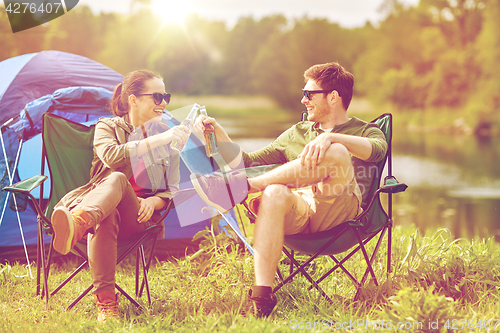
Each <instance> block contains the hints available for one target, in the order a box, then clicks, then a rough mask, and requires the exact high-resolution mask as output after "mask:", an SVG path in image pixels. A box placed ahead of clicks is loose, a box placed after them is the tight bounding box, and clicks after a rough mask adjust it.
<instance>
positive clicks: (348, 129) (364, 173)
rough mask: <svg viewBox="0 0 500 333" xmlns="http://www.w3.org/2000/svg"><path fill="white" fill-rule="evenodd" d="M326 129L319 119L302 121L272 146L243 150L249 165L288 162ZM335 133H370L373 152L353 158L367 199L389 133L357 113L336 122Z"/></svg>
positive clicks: (361, 188)
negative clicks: (359, 157)
mask: <svg viewBox="0 0 500 333" xmlns="http://www.w3.org/2000/svg"><path fill="white" fill-rule="evenodd" d="M322 133H323V130H321V129H319V126H318V123H314V122H311V121H302V122H299V123H297V124H295V125H294V126H292V127H291V128H289V129H288V130H286V131H285V132H283V133H282V134H281V135H280V136H279V137H278V138H277V139H276V140H274V141H273V142H272V143H271V144H269V145H268V146H266V147H264V148H261V149H259V150H257V151H255V152H252V153H245V152H243V160H244V162H245V167H246V168H248V167H252V166H258V165H269V164H284V163H287V162H290V161H293V160H295V159H296V158H297V157H298V156H299V155H300V153H302V151H303V150H304V147H305V146H306V145H307V144H308V143H309V142H311V141H312V140H314V139H315V138H316V137H317V136H318V135H320V134H322ZM332 133H340V134H347V135H356V136H362V137H366V138H368V140H369V141H370V143H371V145H372V153H371V155H370V157H369V158H368V159H367V160H366V161H363V160H360V159H358V158H356V157H353V158H352V160H353V165H354V167H355V175H356V180H357V181H358V184H359V187H360V190H361V193H362V195H363V203H365V202H366V199H367V198H366V194H367V192H368V190H369V188H370V184H371V181H372V177H373V176H374V175H375V174H376V173H377V172H378V170H376V163H377V162H379V161H380V160H382V159H383V158H384V157H385V154H386V152H387V142H386V140H385V135H384V133H382V131H381V130H380V128H379V127H378V126H377V125H376V124H373V123H367V122H365V121H363V120H360V119H358V118H356V117H352V118H351V119H350V120H349V121H348V122H346V123H344V124H341V125H337V126H335V127H334V128H333V130H332Z"/></svg>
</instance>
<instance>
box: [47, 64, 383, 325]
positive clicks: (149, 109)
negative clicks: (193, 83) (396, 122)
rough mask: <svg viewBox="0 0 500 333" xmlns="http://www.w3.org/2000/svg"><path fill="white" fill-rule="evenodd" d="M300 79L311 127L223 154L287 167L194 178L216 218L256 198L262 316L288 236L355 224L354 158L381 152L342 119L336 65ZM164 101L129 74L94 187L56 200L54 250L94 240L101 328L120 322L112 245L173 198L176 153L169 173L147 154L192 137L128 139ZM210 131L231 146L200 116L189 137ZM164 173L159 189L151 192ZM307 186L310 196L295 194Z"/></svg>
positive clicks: (98, 151) (103, 130)
mask: <svg viewBox="0 0 500 333" xmlns="http://www.w3.org/2000/svg"><path fill="white" fill-rule="evenodd" d="M304 78H305V81H306V84H305V87H304V89H303V98H302V101H301V102H302V104H304V105H305V106H306V108H307V112H308V120H309V121H306V122H300V123H298V124H296V125H294V126H292V127H291V128H290V129H288V130H287V131H285V132H284V133H283V134H282V135H280V136H279V137H278V138H277V139H276V140H275V141H274V142H273V143H271V144H270V145H269V146H267V147H264V148H262V149H260V150H258V151H256V152H253V153H245V152H243V151H241V150H239V148H238V149H237V151H236V152H235V151H234V150H232V151H231V152H230V153H227V154H225V152H224V149H221V154H222V155H223V157H225V159H226V161H227V162H228V164H229V165H230V166H232V167H238V166H241V165H243V164H244V166H245V167H248V166H255V165H266V164H275V163H280V164H283V165H281V166H280V167H278V168H276V169H274V170H272V171H270V172H268V173H266V174H263V175H260V176H258V177H255V178H247V177H246V175H245V174H244V173H242V172H236V171H235V172H231V173H229V174H228V175H227V183H226V180H225V179H224V178H223V177H222V176H220V177H219V176H215V175H212V176H201V175H192V177H191V179H192V182H193V185H194V187H195V188H196V190H197V192H198V194H199V195H200V196H201V197H202V199H203V200H204V201H205V202H206V203H207V204H209V205H212V206H214V207H216V208H217V209H219V210H221V211H227V210H230V209H231V208H232V207H233V206H234V205H236V204H238V203H240V202H242V201H243V200H245V199H246V198H247V195H248V193H252V192H262V194H261V196H260V200H259V205H258V211H257V212H255V213H256V215H257V218H256V226H255V234H254V239H255V244H254V249H255V286H254V287H253V288H252V289H251V290H250V299H251V300H252V303H253V306H254V313H255V315H256V316H258V317H266V316H268V315H269V314H270V313H271V311H272V310H273V308H274V307H275V305H276V297H275V296H274V295H273V293H272V285H273V281H274V275H275V273H276V269H277V266H278V262H279V259H280V257H281V250H282V246H283V239H284V235H285V234H296V233H311V232H317V231H322V230H326V229H330V228H332V227H333V226H335V225H337V224H339V223H341V222H342V221H344V220H347V219H350V218H353V217H355V216H356V215H357V214H358V213H359V212H360V210H361V208H360V207H361V202H362V201H363V197H362V189H363V188H364V186H365V185H366V184H368V183H371V179H368V178H369V177H368V176H367V177H357V178H356V177H355V171H354V166H353V162H352V159H351V157H352V156H355V157H357V158H358V159H359V160H361V161H365V163H367V164H373V163H376V162H378V161H379V160H381V159H382V158H383V157H384V156H385V153H386V150H387V143H386V141H385V137H384V134H383V133H382V132H381V131H380V129H379V128H378V127H377V126H376V125H373V124H369V123H366V122H364V121H362V120H359V119H357V118H355V117H352V118H349V117H347V109H348V107H349V104H350V102H351V98H352V93H353V84H354V78H353V75H352V74H351V73H349V72H348V71H346V70H345V69H344V68H343V67H342V66H340V65H339V64H337V63H327V64H321V65H315V66H312V67H311V68H309V69H308V70H306V71H305V73H304ZM169 101H170V94H167V93H165V85H164V83H163V81H162V79H161V78H160V77H159V76H158V75H156V74H154V73H152V72H149V71H135V72H132V73H130V74H128V75H127V76H126V77H125V79H124V81H123V83H121V84H119V85H118V86H117V87H116V89H115V92H114V94H113V98H112V105H111V106H112V112H113V114H114V115H115V117H114V118H111V119H104V118H103V119H101V120H100V121H99V122H98V123H97V125H96V131H95V136H94V159H93V162H92V169H91V180H90V182H89V183H88V184H86V185H84V186H82V187H80V188H77V189H75V190H73V191H71V192H70V193H68V194H67V195H66V196H65V197H64V198H63V199H61V201H60V202H59V204H58V205H57V207H56V209H55V210H54V213H53V215H52V224H53V228H54V234H55V236H54V248H55V249H56V250H57V251H58V252H60V253H63V254H66V253H68V252H69V251H70V250H71V249H72V247H73V246H74V244H75V243H76V242H77V241H78V240H80V239H81V238H82V237H83V235H84V234H85V233H86V232H87V231H88V229H92V231H93V233H91V234H89V237H88V255H89V266H90V268H91V276H92V279H93V284H94V287H95V289H94V297H95V301H96V304H97V309H98V320H99V321H104V320H106V318H108V317H112V318H115V317H117V316H118V297H117V295H116V294H115V269H116V244H117V240H118V239H119V238H122V237H123V238H126V237H130V235H132V234H134V233H137V232H140V231H141V230H143V229H144V227H145V225H146V224H147V223H148V222H149V221H150V220H151V218H152V216H153V214H155V212H156V211H158V210H160V209H161V208H163V207H165V205H166V204H167V203H168V201H169V200H172V193H173V192H175V191H176V190H177V189H178V183H179V178H180V177H179V155H178V154H175V152H172V154H171V157H170V160H169V161H164V162H165V163H164V164H165V165H156V164H154V163H153V164H151V163H148V159H147V154H148V151H151V150H155V149H167V150H168V149H170V148H169V145H170V143H171V142H172V141H177V142H180V143H181V144H184V143H185V142H186V141H187V139H188V137H189V129H188V128H187V127H185V126H182V125H179V126H175V127H173V128H167V129H166V131H164V132H163V133H159V134H155V135H151V136H148V137H146V138H143V139H141V140H134V141H131V140H130V136H131V134H132V133H133V131H134V130H135V129H136V128H138V127H141V126H142V127H144V126H145V125H146V126H147V124H148V123H149V121H151V120H152V119H154V118H155V117H158V116H159V115H161V113H162V112H163V110H164V109H165V107H166V105H167V104H168V102H169ZM206 126H213V127H214V128H215V136H216V139H217V142H218V143H220V144H221V147H223V146H224V144H223V143H228V145H229V146H232V147H235V145H230V144H229V143H231V139H230V138H229V136H228V135H227V133H226V132H225V131H224V129H223V128H222V127H221V126H220V125H219V124H218V123H217V122H216V121H215V119H213V118H210V117H208V116H205V115H201V116H199V117H198V118H197V120H196V123H195V126H194V128H195V129H196V130H197V131H199V132H200V133H202V132H203V131H204V129H205V127H206ZM162 147H163V148H162ZM165 147H167V148H165ZM131 159H137V160H139V165H143V167H142V169H144V170H147V174H146V173H142V175H143V177H142V178H144V179H145V180H144V179H143V182H138V181H137V177H136V175H135V174H134V168H133V167H132V163H131ZM141 163H142V164H141ZM135 171H137V170H135ZM160 172H161V173H162V176H163V177H164V180H163V185H162V186H159V185H161V184H159V185H158V184H156V183H155V182H156V179H157V177H155V175H157V174H159V173H160ZM144 184H146V185H144ZM167 184H168V185H167ZM227 186H229V187H230V189H231V190H230V191H228V187H227ZM307 186H311V187H310V188H308V189H300V190H293V191H292V190H291V189H298V188H303V187H307Z"/></svg>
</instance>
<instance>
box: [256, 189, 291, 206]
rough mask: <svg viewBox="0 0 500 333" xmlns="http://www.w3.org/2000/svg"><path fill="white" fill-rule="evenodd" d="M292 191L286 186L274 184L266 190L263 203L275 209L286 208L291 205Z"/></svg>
mask: <svg viewBox="0 0 500 333" xmlns="http://www.w3.org/2000/svg"><path fill="white" fill-rule="evenodd" d="M291 196H292V191H291V190H290V189H289V188H288V187H287V186H285V185H281V184H273V185H269V186H268V187H266V188H265V190H264V192H263V193H262V198H261V203H262V204H263V206H268V207H271V208H273V209H279V208H286V207H287V206H289V205H290V203H291V200H290V197H291Z"/></svg>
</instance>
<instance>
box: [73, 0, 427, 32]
mask: <svg viewBox="0 0 500 333" xmlns="http://www.w3.org/2000/svg"><path fill="white" fill-rule="evenodd" d="M132 2H133V0H80V2H79V5H80V4H85V5H87V6H89V7H90V8H91V10H92V11H93V12H94V14H99V13H100V12H105V13H109V12H116V13H122V14H128V13H130V12H131V10H133V9H137V6H135V7H134V8H132V9H131V4H132ZM152 2H153V6H154V9H155V12H158V13H164V15H165V20H170V21H175V20H180V19H182V17H183V16H184V15H185V14H188V13H193V12H195V13H197V14H198V15H199V16H200V17H202V18H205V19H209V20H218V21H224V22H226V24H227V25H228V26H229V27H231V26H234V24H235V23H236V22H237V21H238V19H239V18H240V17H242V16H252V17H254V18H255V19H260V18H262V17H265V16H269V15H272V14H283V15H285V16H286V17H287V18H300V17H303V16H305V15H307V16H308V17H310V18H316V17H318V18H327V19H328V20H329V21H331V22H335V23H338V24H340V25H341V26H343V27H345V28H354V27H361V26H364V25H365V23H366V22H367V21H370V22H371V23H373V24H376V23H377V22H379V21H380V20H381V19H383V14H382V13H381V12H380V10H379V9H380V7H381V5H382V3H383V2H384V0H248V1H242V0H152ZM401 2H403V3H405V4H407V5H411V6H414V5H417V4H418V0H402V1H401Z"/></svg>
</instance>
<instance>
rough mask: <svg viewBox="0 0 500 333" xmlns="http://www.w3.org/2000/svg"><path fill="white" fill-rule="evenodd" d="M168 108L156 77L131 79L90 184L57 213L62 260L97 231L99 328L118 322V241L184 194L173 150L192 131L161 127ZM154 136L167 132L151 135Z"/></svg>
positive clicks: (139, 74) (119, 91)
mask: <svg viewBox="0 0 500 333" xmlns="http://www.w3.org/2000/svg"><path fill="white" fill-rule="evenodd" d="M169 101H170V94H167V93H165V85H164V83H163V81H162V79H161V78H160V77H159V76H158V75H157V74H155V73H153V72H150V71H146V70H139V71H135V72H131V73H129V74H128V75H127V76H126V77H125V79H124V80H123V82H122V83H120V84H118V86H117V87H116V88H115V91H114V93H113V97H112V101H111V108H112V112H113V115H114V116H115V117H114V118H101V119H100V120H99V121H98V123H97V125H96V128H95V135H94V158H93V161H92V168H91V170H90V176H91V179H90V181H89V183H87V184H86V185H84V186H82V187H79V188H77V189H75V190H73V191H71V192H69V193H68V194H66V195H65V196H64V197H63V198H62V199H61V201H60V202H59V203H58V204H57V207H56V209H55V210H54V212H53V214H52V219H51V220H52V225H53V228H54V249H55V250H56V251H58V252H60V253H62V254H66V253H68V252H69V251H70V250H71V249H72V248H73V246H74V245H75V243H76V242H78V241H79V240H80V239H81V238H82V237H83V236H84V235H85V234H86V233H87V231H88V230H89V229H91V228H92V229H93V233H89V234H88V257H89V266H90V271H91V276H92V280H93V284H94V287H95V289H94V298H95V301H96V304H97V309H98V320H99V321H100V322H103V321H105V320H106V318H107V317H113V318H116V317H117V316H118V297H117V295H115V268H116V260H117V240H118V239H122V238H123V239H126V238H128V237H130V236H131V235H133V234H135V233H138V232H140V231H142V230H143V229H144V228H145V227H146V226H147V222H149V221H150V219H151V217H152V216H153V213H154V212H155V211H158V210H161V209H162V208H164V207H165V206H166V205H167V203H168V201H169V200H172V192H173V191H175V190H176V189H177V188H178V183H179V178H180V176H179V155H178V153H175V151H174V150H171V149H170V148H169V144H170V142H172V141H173V140H176V141H177V142H180V143H181V144H184V143H185V142H186V141H187V139H188V137H189V129H188V128H187V127H185V126H182V125H181V126H175V127H173V128H169V127H168V126H167V125H165V124H163V123H160V122H159V119H160V116H161V114H162V112H163V110H164V109H165V107H166V105H167V104H168V102H169ZM152 129H153V130H154V131H155V133H158V132H160V130H159V129H163V130H166V131H164V132H162V133H158V134H155V135H146V134H145V133H149V134H150V133H151V130H152ZM159 155H161V157H162V158H161V159H158V156H159ZM152 158H156V160H152ZM160 178H161V179H160ZM139 194H140V195H141V197H138V195H139Z"/></svg>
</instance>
